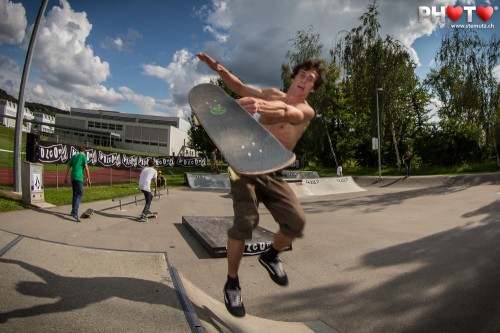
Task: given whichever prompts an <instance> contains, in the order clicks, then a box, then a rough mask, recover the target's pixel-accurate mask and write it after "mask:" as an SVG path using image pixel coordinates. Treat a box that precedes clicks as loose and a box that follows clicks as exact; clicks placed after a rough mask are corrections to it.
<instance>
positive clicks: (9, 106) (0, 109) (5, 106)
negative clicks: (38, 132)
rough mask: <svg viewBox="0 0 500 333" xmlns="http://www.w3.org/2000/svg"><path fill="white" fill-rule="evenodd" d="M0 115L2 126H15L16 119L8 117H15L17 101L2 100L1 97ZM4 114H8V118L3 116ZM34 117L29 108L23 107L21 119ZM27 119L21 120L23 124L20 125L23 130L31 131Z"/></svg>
mask: <svg viewBox="0 0 500 333" xmlns="http://www.w3.org/2000/svg"><path fill="white" fill-rule="evenodd" d="M0 116H2V117H1V123H2V125H3V126H5V127H12V128H15V127H16V119H12V118H10V117H14V118H15V117H16V116H17V103H14V102H11V101H7V100H3V99H2V100H0ZM4 116H8V117H9V118H7V117H4ZM34 118H35V116H34V115H33V112H31V110H30V109H28V108H27V107H24V111H23V119H25V120H28V121H29V120H33V119H34ZM28 121H25V122H23V126H22V131H23V132H31V126H32V125H31V123H30V122H28Z"/></svg>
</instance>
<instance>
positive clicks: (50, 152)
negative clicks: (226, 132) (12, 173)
mask: <svg viewBox="0 0 500 333" xmlns="http://www.w3.org/2000/svg"><path fill="white" fill-rule="evenodd" d="M76 153H78V147H77V146H74V145H68V144H64V143H55V142H50V141H42V142H40V144H39V146H38V158H37V162H38V163H47V164H66V162H67V161H68V160H69V159H70V158H71V156H73V155H74V154H76ZM85 154H86V155H87V159H88V160H89V165H92V166H101V167H108V168H109V167H113V168H122V169H130V168H143V167H145V166H147V165H148V161H149V160H150V159H151V158H152V159H153V160H154V161H155V164H156V166H157V167H174V166H179V167H186V168H192V167H205V166H206V165H207V160H206V159H205V158H204V157H189V156H154V157H152V156H145V155H131V154H125V153H117V152H112V151H106V150H101V149H94V148H88V149H86V150H85Z"/></svg>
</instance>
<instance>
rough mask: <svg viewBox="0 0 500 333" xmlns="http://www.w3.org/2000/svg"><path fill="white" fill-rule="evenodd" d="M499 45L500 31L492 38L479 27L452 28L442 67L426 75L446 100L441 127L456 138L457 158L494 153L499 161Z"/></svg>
mask: <svg viewBox="0 0 500 333" xmlns="http://www.w3.org/2000/svg"><path fill="white" fill-rule="evenodd" d="M499 48H500V40H499V39H498V38H497V37H496V36H493V37H491V39H490V40H489V41H486V40H484V39H483V38H481V37H480V36H479V35H478V34H477V33H476V32H475V31H472V30H468V29H452V30H450V31H449V32H448V33H447V34H445V35H444V37H443V39H442V41H441V47H440V48H439V50H438V52H437V53H436V56H435V61H436V66H435V67H434V68H433V69H431V72H430V73H429V75H428V76H427V78H426V81H425V82H426V84H427V86H428V87H429V89H430V90H431V91H432V92H433V93H434V94H435V95H436V97H437V98H438V99H439V101H440V103H441V106H440V108H439V109H438V114H439V117H440V127H441V129H442V130H443V131H444V132H446V136H447V137H450V138H454V139H453V140H454V141H455V142H454V144H453V145H452V147H450V148H451V149H452V150H456V152H453V153H452V154H453V157H455V158H456V159H458V161H455V163H456V162H459V161H467V162H479V161H480V160H482V159H484V158H485V157H488V156H485V155H490V156H491V155H492V153H494V154H496V157H497V160H498V149H497V145H496V134H495V133H496V131H495V124H497V122H498V103H497V101H496V99H497V98H498V97H497V96H498V82H497V81H496V80H495V78H494V77H493V69H494V68H495V66H497V65H498V59H499ZM464 143H465V146H464ZM488 152H489V153H488Z"/></svg>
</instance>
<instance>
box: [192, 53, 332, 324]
mask: <svg viewBox="0 0 500 333" xmlns="http://www.w3.org/2000/svg"><path fill="white" fill-rule="evenodd" d="M197 57H198V58H199V59H200V60H201V61H203V62H204V63H206V64H207V65H208V67H210V69H212V70H214V71H216V72H217V74H219V77H220V78H221V79H222V80H223V81H224V83H225V84H226V86H227V87H228V88H229V89H231V90H232V91H233V92H235V93H236V94H238V95H240V96H243V98H241V99H238V100H237V101H238V103H239V104H240V105H241V106H242V107H243V108H244V109H245V110H246V111H247V112H248V113H250V114H251V115H254V114H258V116H259V118H258V119H259V122H260V123H261V124H262V125H263V126H265V127H266V128H267V129H268V130H269V132H271V133H272V134H273V135H274V136H275V137H276V138H277V139H278V140H279V141H280V142H281V143H282V144H283V146H285V147H286V148H287V149H289V150H290V151H293V149H294V148H295V145H296V144H297V142H298V141H299V139H300V138H301V136H302V134H303V133H304V132H305V130H306V129H307V127H308V125H309V123H310V121H311V119H313V118H314V116H315V112H314V110H313V109H312V108H311V107H310V106H309V104H308V103H307V101H306V98H307V97H308V96H309V94H310V93H311V92H313V91H314V90H317V89H318V88H319V86H320V85H321V84H322V83H323V80H324V79H323V76H324V71H323V66H322V63H321V62H318V61H307V62H304V63H302V64H299V65H297V66H296V67H295V68H294V70H293V73H292V80H293V81H292V84H291V86H290V88H289V89H288V91H287V92H286V93H284V92H282V91H280V90H279V89H275V88H267V89H260V88H257V87H252V86H249V85H246V84H244V83H243V82H241V80H239V79H238V78H237V77H236V76H234V75H233V74H231V73H230V72H229V71H228V70H227V69H226V68H225V67H224V66H222V65H221V64H220V63H219V62H218V61H216V60H215V59H213V58H212V57H210V56H209V55H207V54H204V53H200V54H197ZM231 192H232V194H233V209H234V222H233V226H232V227H231V228H229V230H228V233H227V234H228V240H227V262H228V273H227V282H226V284H225V286H224V302H225V304H226V308H227V309H228V311H229V312H230V313H231V314H233V315H234V316H237V317H243V316H244V315H245V307H244V305H243V302H242V297H241V288H240V284H239V279H238V270H239V267H240V262H241V259H242V257H243V251H244V249H245V239H251V238H252V231H253V230H254V229H255V228H256V227H257V225H258V223H259V213H258V205H259V203H260V202H262V203H264V205H265V206H266V208H267V209H268V210H269V211H270V212H271V215H272V216H273V218H274V219H275V221H276V222H277V223H278V224H279V227H280V228H279V231H278V232H277V233H276V235H275V238H274V241H273V244H272V246H271V248H270V249H269V251H267V252H265V253H263V254H262V255H261V256H260V258H259V262H260V263H261V265H262V266H264V268H266V270H267V271H268V273H269V276H270V277H271V279H272V280H273V281H274V282H275V283H277V284H278V285H281V286H286V285H288V277H287V275H286V273H285V271H284V270H283V267H282V264H281V259H280V258H279V256H278V254H279V253H280V252H281V251H282V250H283V249H285V248H286V247H287V246H289V245H290V244H291V243H292V242H293V240H294V239H295V238H297V237H301V236H302V232H303V229H304V225H305V222H306V219H305V214H304V211H303V209H302V207H301V205H300V202H299V201H298V199H297V197H296V196H295V194H294V193H293V191H292V190H291V188H290V187H289V186H288V184H286V182H285V181H284V180H282V179H281V178H279V177H277V173H275V172H273V173H269V174H265V175H259V176H243V175H236V174H235V173H234V172H232V174H231Z"/></svg>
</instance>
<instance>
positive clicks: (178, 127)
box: [55, 108, 193, 156]
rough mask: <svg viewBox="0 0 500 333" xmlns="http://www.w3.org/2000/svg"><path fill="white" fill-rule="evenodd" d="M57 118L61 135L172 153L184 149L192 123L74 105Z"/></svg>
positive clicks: (76, 139) (91, 142)
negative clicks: (82, 107) (74, 106)
mask: <svg viewBox="0 0 500 333" xmlns="http://www.w3.org/2000/svg"><path fill="white" fill-rule="evenodd" d="M55 121H56V133H55V134H56V135H57V136H58V137H59V138H66V139H68V140H73V141H79V142H85V143H87V144H89V145H94V146H102V147H110V148H120V149H127V150H133V151H138V152H146V153H155V154H165V155H168V156H171V155H178V153H179V152H180V151H185V146H186V145H187V142H188V140H189V138H188V130H189V127H190V124H189V123H188V122H187V121H185V120H184V119H182V118H179V117H163V116H149V115H139V114H130V113H122V112H117V111H106V110H90V109H80V108H71V111H69V112H67V113H66V112H65V113H57V115H56V119H55ZM65 128H71V129H65ZM188 154H193V152H192V151H189V152H188Z"/></svg>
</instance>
